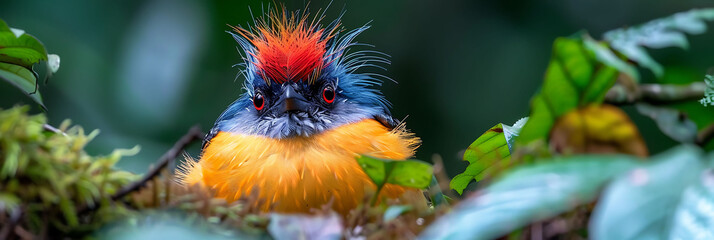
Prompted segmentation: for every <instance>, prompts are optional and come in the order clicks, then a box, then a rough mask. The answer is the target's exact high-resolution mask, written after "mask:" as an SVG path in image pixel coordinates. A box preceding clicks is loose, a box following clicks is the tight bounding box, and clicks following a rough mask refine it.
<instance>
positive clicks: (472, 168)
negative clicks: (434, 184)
mask: <svg viewBox="0 0 714 240" xmlns="http://www.w3.org/2000/svg"><path fill="white" fill-rule="evenodd" d="M526 121H528V118H523V119H521V120H518V122H516V123H515V124H513V127H511V126H508V125H504V124H501V123H499V124H497V125H496V126H494V127H492V128H491V129H489V130H488V131H486V132H485V133H484V134H482V135H481V136H480V137H479V138H478V139H476V141H474V142H473V143H472V144H471V146H469V148H467V149H466V151H465V152H464V161H468V162H469V166H468V167H466V170H465V171H464V172H463V173H461V174H459V175H456V176H455V177H454V178H453V179H452V180H451V183H450V184H449V185H450V187H451V188H452V189H454V190H456V192H458V193H459V194H463V191H464V189H465V188H466V186H468V184H469V183H470V182H471V181H473V180H476V181H481V180H482V179H483V178H484V177H485V175H486V173H487V172H488V170H489V169H490V168H499V167H506V166H503V164H509V163H510V160H511V152H512V151H513V147H514V146H513V145H514V143H515V139H516V137H517V136H518V133H519V132H520V131H521V128H522V127H523V125H524V124H525V123H526Z"/></svg>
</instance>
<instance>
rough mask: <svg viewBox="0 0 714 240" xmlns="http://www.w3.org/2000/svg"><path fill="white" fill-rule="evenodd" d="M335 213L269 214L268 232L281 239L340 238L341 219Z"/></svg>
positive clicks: (278, 239)
mask: <svg viewBox="0 0 714 240" xmlns="http://www.w3.org/2000/svg"><path fill="white" fill-rule="evenodd" d="M340 219H341V218H340V216H339V215H337V214H335V213H330V214H329V215H316V216H311V215H299V214H296V215H288V214H277V213H273V214H271V218H270V224H269V225H268V232H269V233H270V235H271V236H272V237H273V238H274V239H277V240H281V239H340V238H341V237H342V228H343V227H342V221H341V220H340Z"/></svg>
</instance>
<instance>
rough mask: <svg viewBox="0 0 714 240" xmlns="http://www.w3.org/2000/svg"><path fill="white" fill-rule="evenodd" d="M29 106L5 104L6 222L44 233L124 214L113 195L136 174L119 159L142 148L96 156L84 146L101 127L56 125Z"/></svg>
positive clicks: (1, 211) (0, 138) (0, 212)
mask: <svg viewBox="0 0 714 240" xmlns="http://www.w3.org/2000/svg"><path fill="white" fill-rule="evenodd" d="M28 109H29V108H28V107H26V106H25V107H15V108H12V109H8V110H0V223H2V224H0V225H8V224H12V225H16V226H17V227H19V228H20V229H22V230H25V231H27V232H28V233H31V234H39V235H38V237H41V238H44V237H47V236H56V235H55V234H60V235H64V236H72V235H84V234H85V233H88V232H90V231H93V230H95V229H96V228H98V227H99V226H101V225H102V224H103V223H105V222H107V221H110V220H112V219H116V217H119V216H122V215H123V213H124V212H126V211H122V207H119V208H117V207H116V205H117V204H116V203H111V201H110V199H111V195H112V194H114V193H115V192H117V191H118V190H119V189H121V187H122V186H124V185H125V184H127V183H129V182H131V181H132V180H134V179H136V176H135V175H134V174H131V173H129V172H125V171H119V170H116V169H115V168H114V164H115V163H116V162H117V161H119V159H120V158H121V157H122V156H126V155H129V154H135V153H136V152H137V151H138V148H134V149H132V150H115V151H114V152H112V153H111V154H109V155H106V156H91V155H89V154H87V153H86V152H85V151H84V150H83V148H84V147H85V146H86V145H87V143H88V142H89V141H91V140H92V138H94V137H95V136H96V135H97V134H98V133H99V132H98V131H96V130H95V131H92V132H91V133H89V134H88V135H87V134H85V132H84V130H83V129H82V128H80V127H78V126H74V127H70V122H69V121H65V122H63V123H62V125H61V126H60V127H59V129H55V130H51V127H48V125H46V123H47V119H46V117H45V116H44V115H42V114H38V115H28ZM110 205H114V206H112V207H111V211H108V210H107V207H108V206H110ZM86 209H95V211H83V210H86ZM81 212H82V213H81ZM14 232H17V230H15V231H14ZM42 235H44V236H42Z"/></svg>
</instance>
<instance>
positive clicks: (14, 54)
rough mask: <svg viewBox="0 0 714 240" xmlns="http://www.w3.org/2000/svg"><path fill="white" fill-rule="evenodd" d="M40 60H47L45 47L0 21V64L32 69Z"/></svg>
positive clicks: (31, 37)
mask: <svg viewBox="0 0 714 240" xmlns="http://www.w3.org/2000/svg"><path fill="white" fill-rule="evenodd" d="M40 60H44V61H46V60H47V50H45V46H44V45H42V43H41V42H40V41H39V40H37V38H35V37H33V36H32V35H29V34H27V33H25V32H24V31H22V30H19V29H13V28H10V27H8V26H7V24H6V23H5V22H4V21H2V20H0V62H5V63H12V64H16V65H20V66H23V67H25V68H27V69H32V65H34V64H35V63H38V62H39V61H40Z"/></svg>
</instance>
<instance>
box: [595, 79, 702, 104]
mask: <svg viewBox="0 0 714 240" xmlns="http://www.w3.org/2000/svg"><path fill="white" fill-rule="evenodd" d="M706 88H707V85H706V84H705V83H704V82H701V81H699V82H694V83H691V84H688V85H678V84H640V85H639V86H638V87H637V89H636V90H634V91H630V90H628V89H627V88H626V87H624V86H623V85H619V84H618V85H615V86H613V87H612V88H611V89H610V90H609V91H607V94H606V95H605V102H607V103H610V104H614V105H629V104H635V103H637V102H647V103H651V104H662V103H671V102H681V101H689V100H698V99H700V98H702V97H704V90H705V89H706Z"/></svg>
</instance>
